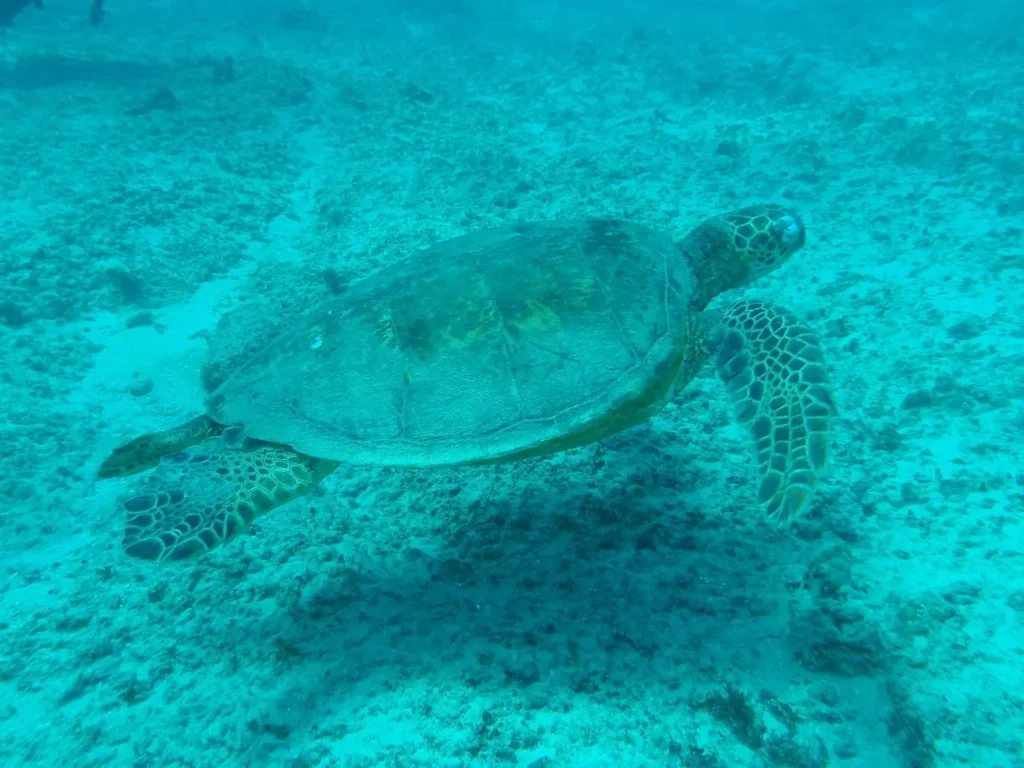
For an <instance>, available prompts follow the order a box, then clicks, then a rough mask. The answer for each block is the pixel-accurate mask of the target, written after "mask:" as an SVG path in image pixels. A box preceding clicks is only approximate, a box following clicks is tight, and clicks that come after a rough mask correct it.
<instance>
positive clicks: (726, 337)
mask: <svg viewBox="0 0 1024 768" xmlns="http://www.w3.org/2000/svg"><path fill="white" fill-rule="evenodd" d="M711 347H712V350H713V352H714V355H715V364H716V366H717V367H718V375H719V376H720V377H721V379H722V381H723V382H724V383H725V387H726V389H728V390H729V395H730V396H731V397H732V402H733V406H734V410H735V417H736V420H737V421H738V422H739V423H740V424H742V425H744V426H745V427H747V429H749V430H750V432H751V434H752V436H753V438H754V442H755V445H756V449H757V466H758V474H759V475H760V484H759V486H758V493H757V497H758V503H759V504H760V505H761V507H762V509H763V510H764V512H765V514H767V515H768V517H769V519H771V520H772V521H774V522H777V523H782V524H785V523H789V522H791V521H792V520H795V519H796V518H798V517H800V515H802V514H803V513H804V512H806V511H807V509H808V507H810V502H811V496H812V493H813V491H814V489H815V487H816V486H817V485H818V482H819V481H820V480H821V477H822V475H823V474H824V473H825V466H826V464H827V463H828V454H829V442H830V439H831V426H832V420H833V419H834V417H835V414H836V406H835V402H834V399H833V396H832V390H831V388H830V387H829V381H828V374H827V372H826V370H825V357H824V355H823V354H822V350H821V345H820V343H819V342H818V339H817V338H816V337H815V335H814V332H813V331H811V329H810V328H808V327H807V326H806V325H804V324H803V323H802V322H800V320H799V319H798V318H797V317H796V316H795V315H793V314H791V313H790V312H788V311H786V310H784V309H781V308H778V307H772V306H770V305H768V304H765V303H764V302H760V301H741V302H738V303H736V304H733V305H732V306H731V307H729V308H728V309H727V310H726V312H725V315H724V317H723V318H722V320H721V324H720V325H719V326H718V329H717V330H716V331H715V333H714V334H713V335H712V338H711Z"/></svg>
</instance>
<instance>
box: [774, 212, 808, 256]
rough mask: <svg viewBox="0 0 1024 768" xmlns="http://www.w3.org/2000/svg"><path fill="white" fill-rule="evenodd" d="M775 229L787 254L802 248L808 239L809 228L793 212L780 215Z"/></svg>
mask: <svg viewBox="0 0 1024 768" xmlns="http://www.w3.org/2000/svg"><path fill="white" fill-rule="evenodd" d="M773 229H774V230H775V234H776V236H777V237H778V239H779V243H780V244H781V245H782V249H783V251H784V252H785V254H786V255H787V256H789V255H791V254H792V253H794V252H795V251H798V250H800V248H802V247H803V245H804V242H805V241H806V240H807V230H806V229H804V223H803V222H802V221H800V219H799V218H797V217H796V216H795V215H793V214H791V213H787V214H785V215H784V216H780V217H779V219H778V220H777V221H776V222H775V226H774V227H773Z"/></svg>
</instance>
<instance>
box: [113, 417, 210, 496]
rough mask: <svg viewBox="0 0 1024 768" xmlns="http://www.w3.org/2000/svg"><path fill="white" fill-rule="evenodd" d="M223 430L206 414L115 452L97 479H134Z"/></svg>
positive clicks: (137, 439)
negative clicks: (175, 454)
mask: <svg viewBox="0 0 1024 768" xmlns="http://www.w3.org/2000/svg"><path fill="white" fill-rule="evenodd" d="M223 429H224V428H223V427H222V426H221V425H220V424H218V423H217V422H215V421H214V420H213V419H211V418H210V417H209V416H207V415H206V414H203V415H202V416H196V418H194V419H192V420H191V421H187V422H185V423H184V424H181V425H179V426H177V427H173V428H171V429H166V430H164V431H163V432H154V433H152V434H150V435H143V436H142V437H137V438H135V439H134V440H132V441H131V442H129V443H126V444H124V445H122V446H121V447H120V448H115V449H114V450H113V451H112V452H111V454H110V455H109V456H107V458H106V459H104V460H103V463H102V464H101V465H100V468H99V470H98V471H97V472H96V476H97V477H98V478H99V479H101V480H103V479H105V478H108V477H125V476H127V475H134V474H136V473H138V472H142V471H144V470H147V469H152V468H153V467H155V466H156V465H157V464H158V463H159V462H160V459H161V458H162V457H164V456H168V455H170V454H174V453H178V452H180V451H184V450H185V449H186V448H191V447H192V446H194V445H199V444H200V443H204V442H206V441H207V440H210V439H211V438H214V437H218V436H219V435H220V433H221V432H222V431H223Z"/></svg>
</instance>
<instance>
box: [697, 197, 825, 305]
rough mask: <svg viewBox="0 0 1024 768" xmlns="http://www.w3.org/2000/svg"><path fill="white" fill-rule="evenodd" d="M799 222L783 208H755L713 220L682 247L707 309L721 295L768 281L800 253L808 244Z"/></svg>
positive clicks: (743, 209) (764, 206) (701, 303)
mask: <svg viewBox="0 0 1024 768" xmlns="http://www.w3.org/2000/svg"><path fill="white" fill-rule="evenodd" d="M806 236H807V233H806V230H805V229H804V223H803V221H801V219H800V217H799V216H798V215H797V214H796V213H794V212H793V211H791V210H789V209H788V208H785V207H784V206H781V205H775V204H772V203H768V204H763V205H751V206H748V207H746V208H741V209H740V210H738V211H733V212H732V213H723V214H719V215H718V216H714V217H712V218H710V219H708V220H707V221H705V222H704V223H703V224H701V225H700V226H699V227H697V228H696V229H695V230H693V231H692V232H691V233H690V234H689V235H687V236H686V238H685V239H684V240H683V241H682V243H680V249H681V250H682V252H683V254H684V255H685V256H686V258H687V260H688V261H689V262H690V266H691V268H692V269H693V270H694V274H695V275H696V277H697V279H698V283H697V284H698V285H699V286H700V287H701V290H700V291H699V292H698V293H699V294H700V295H699V297H698V303H699V304H700V305H701V306H704V305H706V304H707V302H709V301H711V299H713V298H714V297H715V296H717V295H718V294H719V293H721V292H722V291H726V290H729V289H730V288H738V287H740V286H743V285H746V284H747V283H750V282H752V281H754V280H757V279H758V278H759V277H763V276H764V275H767V274H768V273H769V272H771V271H772V270H774V269H777V268H778V267H779V266H781V265H782V264H784V263H785V262H786V261H787V260H788V259H789V257H790V256H792V255H793V254H794V253H796V252H797V251H799V250H800V249H801V248H802V247H803V245H804V242H805V240H806Z"/></svg>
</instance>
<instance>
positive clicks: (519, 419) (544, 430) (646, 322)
mask: <svg viewBox="0 0 1024 768" xmlns="http://www.w3.org/2000/svg"><path fill="white" fill-rule="evenodd" d="M804 239H805V230H804V225H803V223H802V222H801V220H800V218H799V217H798V216H797V215H796V214H795V213H793V212H791V211H789V210H787V209H786V208H784V207H782V206H778V205H757V206H752V207H747V208H743V209H742V210H739V211H736V212H733V213H727V214H722V215H718V216H714V217H712V218H710V219H708V220H707V221H705V222H704V223H702V224H701V225H700V226H698V227H697V228H696V229H695V230H693V231H692V232H691V233H690V234H689V235H687V236H686V237H685V238H683V239H682V240H681V241H679V242H676V241H674V240H673V239H672V238H671V237H669V236H667V235H665V234H663V233H661V232H658V231H655V230H653V229H649V228H647V227H645V226H641V225H638V224H633V223H629V222H625V221H616V220H605V219H601V220H578V221H556V222H530V223H518V224H509V225H506V226H501V227H498V228H493V229H485V230H482V231H477V232H473V233H471V234H467V235H464V236H461V237H457V238H455V239H452V240H448V241H446V242H442V243H440V244H437V245H434V246H433V247H430V248H428V249H426V250H423V251H421V252H419V253H417V254H415V255H413V256H411V257H409V258H406V259H404V260H402V261H399V262H397V263H395V264H393V265H391V266H389V267H387V268H384V269H382V270H381V271H379V272H377V273H376V274H373V275H371V276H369V277H367V278H364V279H362V280H361V281H358V282H355V283H353V284H352V285H351V286H350V287H349V288H348V289H347V290H346V291H345V292H344V293H343V294H342V295H340V296H336V297H334V298H329V299H326V300H324V301H322V302H321V303H319V304H318V305H316V306H314V307H312V308H311V309H310V310H308V311H307V312H305V313H303V314H301V315H300V316H298V318H297V319H295V320H293V321H292V322H290V323H289V324H288V325H287V327H286V328H285V329H284V330H283V331H281V332H280V333H277V334H276V335H275V336H273V337H272V338H259V339H256V341H257V342H258V343H257V344H255V345H253V344H252V343H251V342H252V341H253V339H251V338H239V339H236V340H235V341H238V342H239V343H240V344H241V345H242V346H245V344H248V350H249V351H247V352H246V353H245V354H243V355H238V356H236V358H235V359H232V360H231V361H230V364H231V365H230V367H231V370H230V371H229V373H230V375H228V376H226V377H216V376H214V377H207V378H206V379H205V380H206V383H207V384H208V387H207V388H208V399H207V400H206V413H205V414H203V415H201V416H198V417H196V418H193V419H192V420H191V421H189V422H187V423H185V424H183V425H181V426H179V427H176V428H174V429H170V430H167V431H165V432H160V433H156V434H150V435H145V436H143V437H139V438H136V439H135V440H132V441H131V442H129V443H128V444H126V445H124V446H122V447H120V448H118V449H116V450H115V451H113V453H112V454H111V455H110V456H109V457H108V458H107V459H106V460H105V461H104V463H103V465H102V466H101V468H100V470H99V476H100V477H115V476H122V475H129V474H134V473H136V472H139V471H142V470H144V469H149V468H152V467H157V470H156V471H155V472H153V473H152V474H150V475H149V476H148V477H147V478H146V479H145V480H144V482H143V483H142V484H141V485H140V486H139V487H137V488H136V489H134V490H133V491H132V492H130V493H128V494H126V495H124V496H122V497H121V498H120V500H119V503H120V504H121V506H122V507H123V511H124V513H125V514H126V516H127V521H126V528H125V533H124V540H123V544H122V546H123V549H124V551H125V552H126V553H127V554H128V555H129V556H131V557H135V558H140V559H143V560H155V561H167V560H189V559H193V558H195V557H198V556H200V555H203V554H205V553H207V552H209V551H210V550H212V549H214V548H215V547H217V546H220V545H221V544H224V543H225V542H227V541H229V540H230V539H232V538H234V537H235V536H237V535H238V534H239V533H241V532H242V531H244V530H245V529H246V527H247V526H248V525H249V524H250V523H251V522H252V521H253V519H254V518H256V517H257V516H259V515H262V514H265V513H267V512H269V511H270V510H272V509H274V508H276V507H279V506H281V505H282V504H285V503H287V502H289V501H291V500H293V499H296V498H298V497H300V496H303V495H304V494H306V493H307V492H308V491H309V490H310V489H311V488H312V487H313V486H314V485H316V484H317V483H318V482H320V480H321V479H323V478H324V477H325V476H327V475H328V474H330V473H331V472H332V471H333V470H334V469H335V468H336V467H337V466H338V465H339V464H341V463H346V464H361V465H372V466H378V467H437V466H455V465H472V464H495V463H499V462H506V461H513V460H517V459H524V458H527V457H536V456H543V455H547V454H552V453H556V452H558V451H563V450H566V449H569V448H575V447H578V446H582V445H585V444H587V443H591V442H594V441H596V440H600V439H602V438H605V437H608V436H609V435H612V434H615V433H616V432H619V431H621V430H623V429H626V428H628V427H632V426H634V425H636V424H639V423H641V422H643V421H645V420H647V419H649V418H650V417H651V416H653V415H654V414H655V413H657V412H658V411H659V410H660V409H661V408H662V407H663V406H664V405H665V404H666V403H667V402H668V401H669V400H670V399H671V398H672V396H673V393H674V392H676V391H678V390H680V389H682V388H683V387H684V386H686V385H687V384H688V383H689V382H690V381H691V380H692V379H693V377H694V376H695V375H696V374H697V372H698V370H699V369H700V368H701V366H702V365H703V364H704V362H705V361H706V360H707V359H708V358H709V357H711V356H714V358H715V362H716V365H717V369H718V373H719V375H720V377H721V379H722V380H723V381H724V383H725V386H726V389H727V390H728V392H729V394H730V395H731V398H732V401H733V404H734V412H735V417H736V419H737V420H738V421H739V422H740V423H741V424H743V425H745V426H746V427H747V428H748V429H749V431H750V432H751V433H752V435H753V438H754V441H755V446H756V453H757V462H758V469H759V480H760V482H759V488H758V491H757V497H758V498H757V501H758V503H759V504H760V505H761V507H762V509H763V511H764V513H765V514H766V515H767V516H768V517H769V518H770V519H772V520H773V521H776V522H778V523H786V522H788V521H790V520H793V519H794V518H796V517H798V516H799V515H801V514H802V513H803V512H804V511H805V510H806V509H807V507H808V505H809V503H810V499H811V494H812V491H813V489H814V487H815V486H816V485H817V484H818V482H819V480H820V478H821V476H822V473H823V471H824V469H825V465H826V462H827V458H828V452H829V430H830V423H831V420H832V418H833V416H834V414H835V407H834V405H833V397H832V394H831V390H830V387H829V383H828V377H827V374H826V370H825V362H824V358H823V355H822V351H821V348H820V346H819V343H818V341H817V339H816V338H815V335H814V334H813V332H812V331H811V330H810V329H809V328H808V327H807V326H806V325H804V324H803V323H801V322H800V321H799V320H798V319H797V318H796V317H795V316H794V315H792V314H791V313H789V312H788V311H786V310H784V309H780V308H778V307H772V306H770V305H768V304H765V303H762V302H760V301H739V302H737V303H734V304H732V305H731V306H729V307H727V308H726V309H724V310H717V311H715V310H708V309H707V306H708V303H709V302H710V301H711V300H712V299H714V298H715V297H716V296H717V295H718V294H720V293H721V292H722V291H724V290H726V289H730V288H735V287H738V286H741V285H744V284H746V283H748V282H749V281H751V280H753V279H755V278H757V277H759V276H761V275H764V274H766V273H767V272H769V271H771V270H773V269H775V268H776V267H778V266H779V265H780V264H782V263H783V262H784V261H786V259H788V258H789V257H790V256H791V255H792V254H793V253H795V252H796V251H797V250H799V249H800V248H801V247H802V246H803V244H804ZM237 325H238V324H236V326H237ZM233 332H234V333H236V334H242V335H243V336H244V335H245V333H246V330H245V326H244V325H242V326H238V327H237V328H236V330H235V331H233ZM218 333H220V331H218ZM228 346H230V345H228ZM236 346H237V345H236ZM214 358H216V355H215V356H214ZM222 362H223V360H217V359H212V360H211V364H212V365H216V364H218V363H222ZM218 378H220V379H222V380H220V381H217V379H218Z"/></svg>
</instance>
